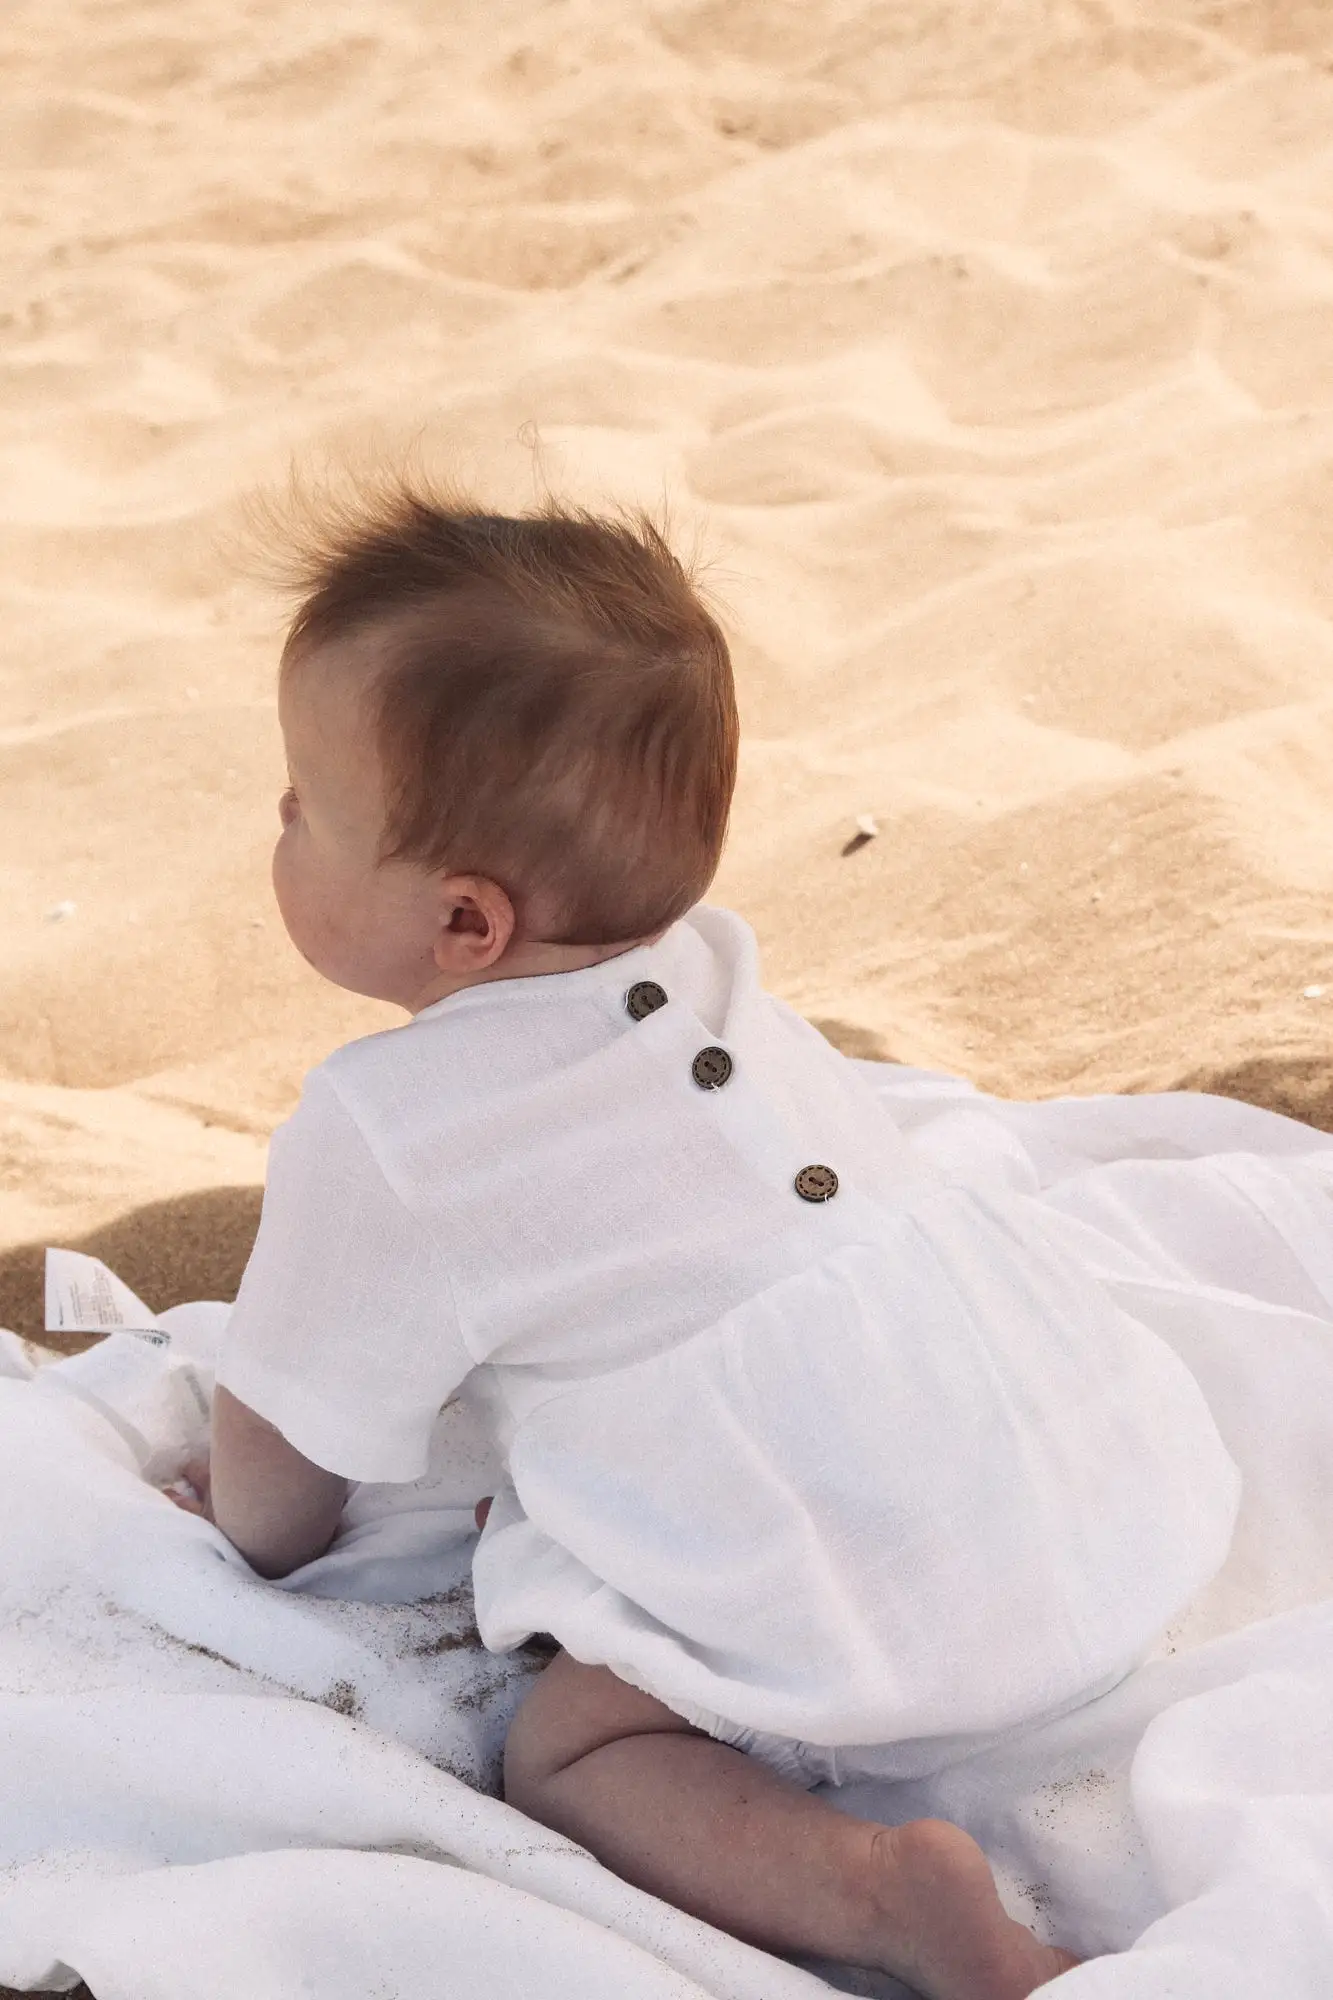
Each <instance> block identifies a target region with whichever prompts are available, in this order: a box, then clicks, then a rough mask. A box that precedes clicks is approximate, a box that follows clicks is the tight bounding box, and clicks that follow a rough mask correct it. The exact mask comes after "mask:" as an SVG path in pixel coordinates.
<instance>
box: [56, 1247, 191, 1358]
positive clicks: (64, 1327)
mask: <svg viewBox="0 0 1333 2000" xmlns="http://www.w3.org/2000/svg"><path fill="white" fill-rule="evenodd" d="M46 1330H47V1332H48V1333H130V1334H133V1335H134V1338H135V1339H136V1340H146V1341H147V1342H148V1344H149V1346H150V1347H169V1346H170V1345H171V1335H170V1334H169V1333H168V1332H167V1330H166V1328H165V1327H164V1326H159V1325H158V1323H157V1315H156V1314H155V1313H153V1312H150V1311H149V1309H148V1307H147V1306H146V1305H145V1304H144V1302H143V1300H142V1299H140V1298H136V1297H135V1295H134V1293H133V1292H132V1291H131V1290H130V1288H129V1286H128V1285H127V1284H125V1283H123V1282H122V1280H121V1279H119V1278H118V1277H117V1276H116V1274H115V1272H114V1271H109V1270H108V1269H107V1267H106V1265H105V1264H104V1263H102V1261H101V1259H100V1258H98V1257H85V1256H84V1254H83V1252H82V1251H81V1250H48V1251H47V1253H46Z"/></svg>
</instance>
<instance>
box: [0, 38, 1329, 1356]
mask: <svg viewBox="0 0 1333 2000" xmlns="http://www.w3.org/2000/svg"><path fill="white" fill-rule="evenodd" d="M0 188H2V189H3V196H2V202H0V209H2V212H0V269H2V270H3V296H0V519H2V526H0V539H2V547H0V600H2V602H0V616H2V619H3V623H2V625H0V632H2V634H3V637H2V640H0V646H2V652H0V662H2V672H0V768H2V770H3V783H2V784H0V866H2V867H3V895H0V925H2V926H3V930H2V932H0V966H2V968H3V977H2V979H0V1133H2V1134H3V1144H2V1145H0V1179H2V1185H3V1190H4V1198H3V1204H2V1205H0V1253H2V1254H0V1319H3V1320H5V1321H7V1322H8V1323H9V1324H11V1325H17V1326H20V1327H23V1328H24V1329H26V1330H35V1329H36V1327H37V1325H38V1324H39V1321H40V1305H39V1300H38V1294H37V1289H36V1275H37V1269H38V1260H37V1253H38V1249H39V1248H40V1246H41V1245H42V1244H44V1243H46V1242H57V1243H73V1244H83V1245H86V1246H90V1247H93V1248H97V1249H99V1250H100V1251H101V1252H102V1254H104V1255H106V1256H108V1257H109V1259H110V1260H111V1261H112V1262H113V1263H115V1264H116V1265H117V1267H118V1268H119V1269H120V1270H121V1271H122V1273H123V1275H125V1276H126V1277H127V1278H129V1279H130V1280H131V1282H133V1283H135V1284H136V1285H137V1286H138V1287H139V1288H140V1289H141V1290H142V1291H143V1292H144V1293H145V1295H146V1296H147V1297H148V1299H149V1300H150V1302H151V1303H153V1304H154V1305H159V1306H160V1305H164V1304H167V1303H169V1302H170V1301H171V1300H172V1299H173V1298H175V1297H179V1296H182V1295H186V1296H198V1295H199V1294H201V1293H203V1294H211V1295H218V1294H220V1293H225V1292H229V1291H230V1290H231V1289H232V1288H233V1287H234V1284H235V1281H236V1276H237V1273H238V1272H239V1269H240V1265H241V1263H242V1261H243V1258H244V1254H245V1249H246V1245H247V1243H248V1240H249V1234H250V1231H251V1230H252V1228H253V1223H254V1217H255V1214H256V1209H257V1192H256V1190H257V1187H258V1184H259V1183H260V1181H261V1180H262V1175H263V1168H264V1153H265V1143H266V1138H267V1134H268V1133H269V1131H270V1130H271V1128H272V1125H273V1124H274V1122H275V1121H276V1120H277V1119H279V1118H280V1117H281V1116H282V1115H283V1114H284V1113H285V1111H286V1110H287V1109H288V1108H289V1107H290V1105H291V1104H292V1103H293V1102H294V1099H295V1094H296V1091H297V1088H298V1085H299V1080H300V1077H301V1075H302V1073H303V1072H304V1071H305V1070H306V1069H307V1068H308V1067H309V1066H310V1065H311V1064H313V1063H314V1062H316V1061H318V1060H319V1059H320V1058H321V1057H322V1056H323V1055H324V1054H325V1053H326V1052H327V1051H328V1050H329V1049H330V1048H331V1047H332V1046H334V1045H335V1044H336V1043H337V1042H339V1041H341V1040H345V1039H346V1038H348V1037H349V1036H350V1035H353V1034H355V1033H359V1032H362V1031H364V1030H366V1029H369V1028H372V1027H376V1026H380V1025H383V1024H385V1023H386V1022H387V1021H389V1020H390V1019H393V1018H396V1017H394V1016H392V1015H391V1014H390V1013H389V1012H388V1010H384V1009H380V1008H378V1007H375V1006H372V1005H370V1004H368V1003H364V1002H359V1001H356V1000H354V999H352V998H350V997H348V996H345V995H340V994H338V993H336V992H334V991H332V990H331V989H327V988H324V987H322V986H321V985H320V984H319V983H318V982H317V981H316V980H315V978H314V976H313V975H312V974H311V973H309V972H308V971H307V969H306V968H305V967H304V966H303V965H302V963H301V962H300V961H299V960H298V959H297V958H296V957H295V955H294V954H293V953H292V951H291V950H290V948H289V947H288V946H287V944H286V941H285V939H284V936H283V934H282V931H281V928H280V926H279V924H278V922H277V919H276V915H275V913H274V910H273V908H272V906H271V903H270V899H269V891H268V882H267V865H268V850H269V846H270V841H271V836H272V833H273V831H274V830H275V828H276V816H275V811H274V800H275V797H276V793H277V791H278V789H279V773H280V755H279V744H278V735H277V729H276V721H275V712H274V703H273V666H274V659H275V654H276V648H277V643H278V639H279V636H280V629H281V612H280V607H279V606H278V605H277V604H276V603H275V602H274V601H273V600H272V599H271V598H268V597H266V596H265V595H264V593H263V592H262V591H261V589H260V588H259V587H258V585H257V584H256V582H255V581H254V580H253V579H252V578H248V577H247V576H246V575H244V574H242V573H239V572H238V571H237V569H236V566H235V561H234V556H233V554H232V552H231V550H230V548H229V537H230V535H231V533H232V531H233V529H234V527H235V525H236V521H237V518H238V504H239V501H240V499H241V497H242V496H243V495H244V494H245V493H246V492H247V491H250V490H251V489H253V488H254V487H255V486H257V485H262V484H265V483H268V482H273V481H275V480H276V481H279V482H280V481H281V480H282V479H283V478H284V477H285V474H286V470H287V466H288V462H289V459H290V457H291V455H292V454H293V453H297V454H298V455H300V456H302V457H303V458H305V459H306V460H309V459H311V458H312V457H314V458H315V459H320V458H330V457H331V458H334V459H337V458H339V457H341V456H344V455H347V454H352V455H360V456H362V457H364V455H365V454H366V453H367V452H374V451H375V450H377V449H388V450H395V449H398V448H400V447H401V446H402V445H403V444H404V443H405V442H406V441H409V440H415V441H416V443H417V445H418V448H419V449H420V450H421V452H422V453H423V454H424V456H425V457H426V459H427V460H428V461H431V462H435V463H438V464H443V465H446V466H448V467H450V468H451V469H454V470H460V469H461V470H462V471H463V472H464V473H465V474H467V475H469V476H473V477H475V478H476V479H477V481H478V482H480V483H481V485H482V487H483V489H484V491H485V493H486V496H487V498H488V499H489V500H491V501H492V502H493V503H494V502H497V501H498V502H499V503H500V504H522V503H523V502H524V501H525V500H527V499H530V498H531V496H532V495H533V492H534V490H535V483H536V482H537V481H538V480H545V481H546V482H547V483H548V484H550V485H553V486H554V487H555V488H556V490H557V491H563V492H566V493H568V494H570V495H572V496H574V497H577V498H578V499H580V500H583V501H593V502H596V501H597V500H598V499H599V498H613V499H623V498H635V499H641V500H646V501H648V502H650V503H656V502H658V501H660V500H661V499H663V498H664V497H665V498H666V499H668V500H669V501H670V503H671V507H672V510H673V513H674V516H675V518H676V520H677V522H678V524H679V527H680V530H681V534H682V538H683V539H684V540H685V541H687V542H688V541H690V540H691V539H692V538H693V536H694V534H695V532H696V530H697V531H699V532H701V533H702V536H703V539H704V543H705V546H706V548H707V550H708V552H709V554H710V556H711V558H712V568H711V571H710V578H711V583H712V587H713V588H714V590H715V591H716V592H717V593H718V595H719V596H720V597H721V599H722V601H723V604H724V606H725V608H726V615H727V620H728V623H729V626H730V629H731V630H732V632H733V634H734V637H735V652H736V659H737V667H738V674H739V681H740V692H741V702H742V712H743V719H744V724H745V730H746V740H745V748H744V758H743V775H742V780H741V785H740V791H739V796H738V800H737V805H736V812H735V821H734V833H733V837H732V840H731V844H730V848H729V851H728V854H727V857H726V861H725V864H724V866H723V869H722V873H721V876H720V878H719V881H718V884H717V886H716V890H715V892H714V893H715V896H716V897H717V899H718V900H722V901H726V902H729V903H731V904H732V905H734V906H735V907H736V908H738V909H740V910H741V911H742V912H743V913H744V914H745V915H746V916H747V917H748V918H749V919H750V920H751V921H752V922H753V923H754V924H755V926H756V928H757V930H758V932H759V936H760V939H761V942H762V944H763V946H764V948H765V952H766V959H767V966H768V970H769V976H770V983H771V984H772V985H773V986H774V987H775V988H776V990H777V991H779V992H780V993H782V994H783V995H784V996H785V997H786V998H788V999H789V1000H791V1001H792V1002H793V1003H794V1004H795V1005H797V1006H798V1007H800V1008H802V1009H803V1010H804V1011H805V1012H807V1013H808V1014H809V1015H811V1016H812V1017H813V1018H815V1019H816V1020H818V1021H819V1022H820V1023H821V1024H822V1025H824V1026H825V1028H826V1030H827V1032H829V1033H830V1034H832V1035H833V1036H834V1038H835V1039H838V1040H840V1041H841V1042H842V1044H843V1045H844V1046H846V1047H849V1048H851V1049H852V1050H854V1051H855V1052H858V1053H867V1054H880V1055H891V1056H894V1057H897V1058H899V1059H902V1060H906V1061H911V1062H920V1063H927V1064H932V1065H936V1066H940V1067H945V1068H951V1069H956V1070H959V1071H962V1072H964V1073H966V1074H968V1075H970V1076H972V1077H974V1078H975V1079H976V1080H977V1081H978V1082H980V1083H982V1084H984V1085H986V1086H988V1087H990V1088H993V1089H997V1090H1000V1091H1002V1092H1007V1093H1012V1094H1029V1095H1047V1094H1051V1093H1054V1092H1058V1091H1063V1090H1080V1091H1083V1090H1107V1089H1112V1090H1122V1089H1142V1088H1145V1087H1149V1088H1151V1087H1164V1086H1171V1085H1176V1084H1180V1083H1182V1082H1188V1083H1190V1084H1194V1085H1198V1086H1206V1087H1212V1088H1218V1089H1223V1090H1228V1091H1232V1092H1235V1093H1237V1094H1243V1095H1250V1096H1253V1097H1256V1098H1258V1099H1259V1100H1261V1101H1265V1102H1268V1103H1273V1104H1277V1105H1279V1106H1281V1107H1283V1108H1287V1109H1294V1110H1297V1111H1299V1112H1301V1113H1302V1114H1303V1115H1307V1116H1311V1117H1314V1118H1317V1119H1320V1120H1324V1121H1328V1120H1329V1118H1330V1116H1333V1088H1331V1087H1330V1083H1329V1081H1328V1077H1327V1069H1326V1065H1327V1057H1328V1053H1329V1047H1330V1022H1331V1021H1333V900H1331V896H1333V768H1331V766H1333V624H1330V612H1331V611H1333V570H1331V569H1330V561H1329V558H1330V555H1331V554H1333V526H1331V525H1330V520H1331V519H1333V517H1331V515H1330V502H1333V16H1331V15H1330V10H1329V8H1328V7H1327V6H1325V5H1323V4H1310V5H1305V6H1302V5H1299V4H1297V0H1285V4H1282V0H1268V4H1261V3H1260V0H1249V3H1248V4H1240V3H1239V0H1238V3H1237V4H1227V0H1214V4H1207V3H1206V0H1179V4H1172V0H1157V4H1143V5H1138V4H1134V0H951V4H947V5H943V4H942V5H933V4H926V0H743V4H736V0H702V4H699V0H659V3H658V4H655V5H652V4H642V5H632V4H629V0H563V4H562V3H561V0H556V3H555V4H552V0H450V4H449V5H447V6H446V5H440V4H434V3H433V0H326V4H323V5H321V6H319V7H317V8H315V7H309V6H305V5H296V4H293V0H285V4H283V0H263V4H262V5H261V4H257V3H256V4H246V0H192V4H179V0H177V4H172V5H166V4H155V0H85V4H82V5H78V4H72V3H71V0H41V4H40V5H37V4H33V5H24V4H18V0H10V4H9V5H8V6H7V8H6V9H5V11H4V14H3V18H2V19H0ZM864 813H869V814H873V815H874V816H875V818H876V819H877V821H878V824H879V828H880V832H879V834H878V836H877V837H876V838H875V839H873V840H871V841H870V842H868V843H866V844H863V845H862V846H861V847H860V848H859V849H858V850H857V851H856V852H854V853H844V851H843V850H844V849H845V848H846V846H847V844H848V842H849V839H850V837H851V836H852V834H853V833H854V831H855V820H856V817H857V815H859V814H864Z"/></svg>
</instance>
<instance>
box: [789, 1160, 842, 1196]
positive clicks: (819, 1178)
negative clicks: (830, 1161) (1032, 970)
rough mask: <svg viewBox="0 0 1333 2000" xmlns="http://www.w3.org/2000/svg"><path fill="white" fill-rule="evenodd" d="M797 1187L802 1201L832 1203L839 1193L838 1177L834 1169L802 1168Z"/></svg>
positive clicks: (798, 1175) (797, 1179)
mask: <svg viewBox="0 0 1333 2000" xmlns="http://www.w3.org/2000/svg"><path fill="white" fill-rule="evenodd" d="M795 1186H796V1192H797V1194H798V1195H799V1196H800V1197H801V1200H802V1201H832V1199H833V1197H834V1195H835V1194H836V1193H837V1192H838V1176H837V1175H836V1174H835V1173H834V1171H833V1169H832V1167H802V1168H801V1171H800V1173H799V1174H797V1176H796V1182H795Z"/></svg>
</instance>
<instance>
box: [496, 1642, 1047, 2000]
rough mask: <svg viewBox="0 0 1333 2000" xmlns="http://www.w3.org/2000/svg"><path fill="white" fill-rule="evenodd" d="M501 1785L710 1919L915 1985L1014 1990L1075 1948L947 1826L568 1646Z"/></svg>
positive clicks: (527, 1718)
mask: <svg viewBox="0 0 1333 2000" xmlns="http://www.w3.org/2000/svg"><path fill="white" fill-rule="evenodd" d="M505 1796H506V1798H507V1799H508V1800H509V1803H510V1804H511V1805H513V1806H517V1808H518V1809H519V1811H520V1812H524V1813H527V1815H528V1816H529V1818H531V1819H535V1820H540V1821H541V1822H542V1824H543V1825H544V1826H549V1827H553V1828H555V1829H556V1830H557V1831H558V1832H560V1833H564V1834H567V1835H568V1836H569V1838H570V1839H571V1840H576V1841H578V1842H579V1843H580V1844H581V1845H582V1846H584V1847H587V1848H589V1849H590V1850H591V1852H592V1853H593V1854H595V1855H596V1856H597V1858H598V1859H599V1860H600V1861H602V1862H604V1863H605V1865H606V1866H607V1867H608V1868H611V1869H613V1870H614V1871H615V1873H616V1874H617V1875H620V1876H622V1877H623V1878H624V1879H625V1880H626V1881H627V1882H633V1883H635V1884H636V1885H637V1886H638V1887H639V1888H641V1889H647V1890H648V1891H650V1893H651V1894H653V1895H655V1896H660V1897H662V1898H663V1900H664V1901H666V1902H668V1903H674V1904H675V1905H676V1906H677V1907H678V1908H679V1909H682V1910H688V1911H689V1912H690V1913H691V1914H692V1915H694V1916H697V1917H702V1918H704V1919H705V1921H706V1922H708V1923H711V1924H716V1925H717V1926H718V1927H719V1929H721V1930H725V1931H730V1932H732V1933H733V1935H735V1936H736V1937H741V1938H745V1939H747V1940H748V1941H749V1942H750V1943H751V1944H757V1945H762V1946H764V1947H765V1948H766V1949H768V1950H770V1951H775V1952H799V1953H806V1954H809V1955H810V1956H811V1957H818V1958H829V1959H833V1960H835V1961H839V1962H841V1963H843V1964H846V1965H871V1966H877V1967H879V1968H880V1969H881V1970H882V1971H885V1972H892V1973H894V1974H896V1976H897V1977H898V1978H899V1979H903V1980H906V1981H907V1983H908V1984H909V1985H911V1986H914V1987H916V1988H917V1990H918V1991H920V1992H921V1993H924V1994H927V1995H929V1996H930V2000H1024V1996H1026V1995H1027V1994H1029V1993H1031V1992H1033V1991H1034V1990H1035V1989H1036V1988H1037V1987H1039V1986H1042V1985H1044V1984H1045V1983H1046V1981H1047V1980H1050V1979H1054V1978H1055V1977H1056V1976H1057V1974H1059V1973H1061V1972H1064V1971H1067V1970H1068V1969H1069V1967H1070V1966H1071V1965H1073V1964H1074V1963H1075V1960H1073V1959H1072V1958H1070V1957H1069V1956H1068V1954H1067V1953H1065V1952H1060V1951H1056V1950H1055V1949H1054V1948H1053V1947H1051V1946H1049V1945H1043V1944H1039V1943H1038V1942H1037V1940H1036V1938H1034V1937H1033V1935H1032V1933H1031V1932H1030V1931H1028V1930H1025V1929H1024V1928H1023V1926H1022V1925H1021V1924H1019V1923H1016V1922H1014V1920H1013V1919H1012V1918H1011V1917H1009V1916H1007V1915H1006V1914H1005V1911H1004V1909H1003V1907H1002V1906H1001V1903H1000V1899H999V1896H998V1894H997V1893H996V1889H995V1883H994V1879H993V1877H992V1875H991V1872H990V1868H989V1866H988V1864H987V1862H986V1858H985V1856H984V1855H983V1854H982V1852H981V1849H980V1848H979V1847H978V1846H977V1844H976V1842H975V1841H974V1840H972V1839H971V1838H970V1837H969V1835H967V1834H965V1833H964V1832H963V1831H962V1830H961V1828H959V1827H956V1826H950V1825H949V1824H947V1822H945V1821H943V1820H914V1821H912V1822H910V1823H909V1824H908V1825H906V1826H899V1827H885V1826H878V1825H876V1824H874V1823H873V1822H872V1821H870V1820H861V1819H852V1818H851V1817H850V1816H849V1815H848V1814H846V1813H841V1812H837V1811H835V1810H834V1808H833V1807H832V1806H828V1805H825V1804H824V1802H823V1801H822V1800H820V1799H816V1798H813V1797H812V1796H811V1795H810V1794H809V1793H808V1792H802V1791H798V1790H797V1789H796V1788H795V1787H794V1786H792V1785H789V1784H787V1783H785V1782H784V1781H783V1780H782V1779H781V1778H779V1777H777V1776H776V1775H775V1774H774V1773H773V1772H771V1771H769V1770H768V1769H766V1767H765V1766H763V1765H761V1764H758V1763H756V1762H755V1761H754V1759H753V1758H750V1757H746V1756H744V1755H743V1754H742V1753H741V1752H740V1751H738V1750H733V1749H731V1748H730V1746H729V1745H727V1744H725V1743H718V1742H715V1741H714V1740H713V1738H712V1737H710V1736H705V1735H703V1734H702V1733H701V1732H700V1731H698V1730H696V1729H692V1728H691V1727H690V1726H689V1724H688V1723H686V1722H683V1721H682V1720H681V1718H680V1717H679V1716H678V1715H675V1714H673V1713H672V1711H671V1710H670V1709H669V1708H664V1707H663V1705H662V1703H661V1702H659V1701H654V1700H653V1698H652V1697H651V1696H650V1695H646V1694H640V1693H639V1691H638V1690H637V1689H636V1688H632V1687H629V1686H627V1685H626V1683H625V1682H624V1681H621V1680H618V1679H617V1678H616V1676H615V1675H614V1674H612V1673H609V1672H608V1671H607V1669H606V1668H605V1667H585V1666H580V1665H579V1664H578V1662H577V1661H575V1660H572V1659H570V1657H569V1655H568V1654H567V1653H561V1654H559V1655H558V1656H557V1658H556V1659H554V1660H553V1661H552V1662H551V1665H550V1666H549V1667H548V1668H547V1669H546V1671H545V1673H544V1674H543V1675H542V1677H541V1679H540V1681H539V1682H538V1683H537V1686H536V1687H535V1688H534V1689H533V1691H532V1693H531V1694H530V1695H529V1696H528V1699H527V1701H526V1702H525V1703H524V1705H523V1707H522V1708H521V1709H520V1710H519V1712H518V1715H517V1716H516V1717H515V1719H514V1723H513V1727H512V1728H511V1730H510V1732H509V1741H508V1744H507V1745H506V1748H505Z"/></svg>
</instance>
